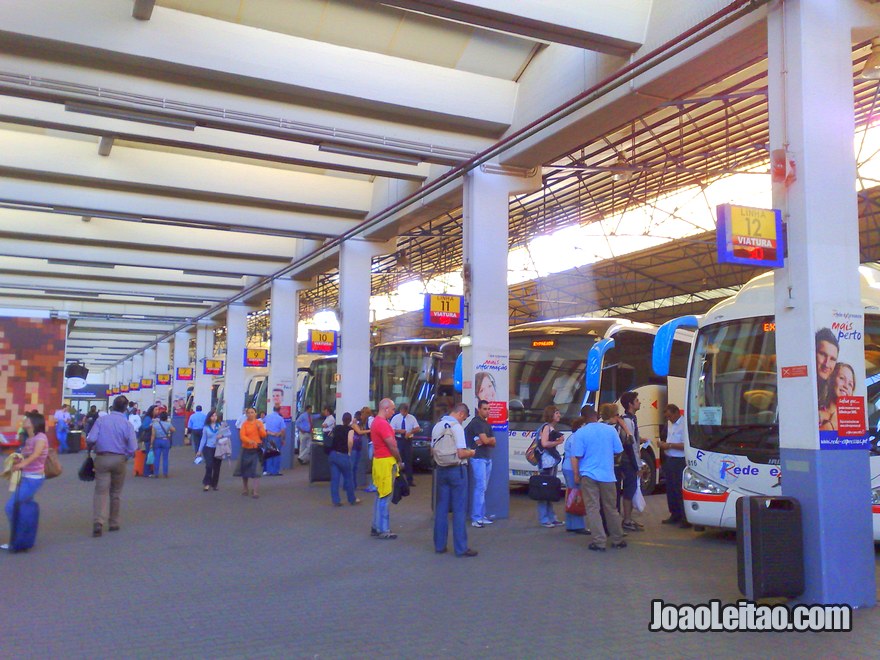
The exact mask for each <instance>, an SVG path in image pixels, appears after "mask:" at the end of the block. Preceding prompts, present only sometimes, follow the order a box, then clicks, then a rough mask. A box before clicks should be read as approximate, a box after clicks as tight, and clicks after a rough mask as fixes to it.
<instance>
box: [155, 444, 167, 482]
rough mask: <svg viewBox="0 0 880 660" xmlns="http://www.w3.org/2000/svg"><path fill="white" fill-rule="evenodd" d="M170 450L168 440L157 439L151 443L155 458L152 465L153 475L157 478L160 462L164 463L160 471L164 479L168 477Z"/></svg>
mask: <svg viewBox="0 0 880 660" xmlns="http://www.w3.org/2000/svg"><path fill="white" fill-rule="evenodd" d="M170 449H171V441H170V440H169V439H168V438H163V439H161V440H160V439H159V438H156V439H155V440H154V441H153V458H155V459H156V460H155V462H154V464H153V473H154V474H155V475H156V476H157V477H158V476H159V466H160V465H161V464H162V460H163V459H164V461H165V468H164V470H163V471H162V474H164V475H165V476H166V477H167V476H168V452H169V450H170Z"/></svg>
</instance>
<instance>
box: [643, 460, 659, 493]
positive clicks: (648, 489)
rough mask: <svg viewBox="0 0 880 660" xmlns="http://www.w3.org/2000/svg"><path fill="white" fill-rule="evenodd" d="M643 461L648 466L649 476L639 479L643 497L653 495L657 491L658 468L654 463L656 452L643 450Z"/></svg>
mask: <svg viewBox="0 0 880 660" xmlns="http://www.w3.org/2000/svg"><path fill="white" fill-rule="evenodd" d="M642 461H643V462H644V463H645V465H647V466H648V472H647V474H645V475H643V476H640V477H639V480H640V483H641V487H642V495H651V494H653V493H654V491H655V490H656V489H657V466H656V465H655V463H654V452H652V451H651V450H650V449H643V450H642Z"/></svg>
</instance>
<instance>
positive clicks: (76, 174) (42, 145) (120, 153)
mask: <svg viewBox="0 0 880 660" xmlns="http://www.w3.org/2000/svg"><path fill="white" fill-rule="evenodd" d="M0 145H3V148H2V149H0V170H2V171H3V172H4V173H7V174H8V173H9V172H17V173H19V174H20V175H24V174H39V175H40V177H41V178H51V177H57V178H60V179H62V180H64V181H70V182H81V183H83V184H88V185H91V186H97V187H114V188H117V189H119V188H123V189H130V190H139V191H149V192H151V193H154V194H158V195H166V196H168V195H173V196H178V197H185V198H190V199H192V198H196V199H209V200H212V201H225V202H231V203H238V204H244V205H254V206H260V205H263V206H271V207H275V208H288V209H289V210H303V209H311V210H315V211H321V212H323V213H327V214H330V213H334V214H339V215H342V216H344V215H349V216H351V215H354V216H362V215H363V214H365V213H366V212H367V211H368V210H369V208H370V198H371V184H370V182H369V181H357V180H353V179H342V178H338V177H328V176H322V175H319V174H306V173H303V172H291V171H287V170H281V169H277V168H269V167H260V166H257V165H249V164H243V163H234V162H226V161H222V160H218V159H213V158H199V157H197V156H186V155H181V154H171V153H161V152H157V151H153V150H145V149H134V148H130V147H125V148H123V147H116V148H115V149H114V150H113V157H112V158H101V157H100V156H98V155H97V154H95V147H94V143H91V144H90V142H89V141H85V140H75V139H64V138H58V137H50V136H45V135H35V134H32V133H26V132H21V131H4V130H0Z"/></svg>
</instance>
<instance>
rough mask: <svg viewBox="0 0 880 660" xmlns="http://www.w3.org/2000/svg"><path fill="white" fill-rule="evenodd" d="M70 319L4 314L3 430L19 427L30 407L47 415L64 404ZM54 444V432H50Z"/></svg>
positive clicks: (0, 344)
mask: <svg viewBox="0 0 880 660" xmlns="http://www.w3.org/2000/svg"><path fill="white" fill-rule="evenodd" d="M66 339H67V321H65V320H63V319H33V318H9V317H0V432H2V433H4V434H5V435H7V437H8V436H9V433H12V434H14V433H15V431H16V430H17V429H18V424H19V422H20V421H21V417H22V415H23V414H24V412H25V411H27V410H34V409H37V410H39V411H40V412H41V413H43V414H44V415H46V424H47V426H53V425H54V419H53V418H52V414H53V413H54V412H55V411H56V410H57V409H58V408H60V407H61V397H62V395H63V387H64V348H65V344H66ZM48 435H49V437H50V439H52V440H53V444H54V435H55V434H54V433H53V432H52V431H49V433H48Z"/></svg>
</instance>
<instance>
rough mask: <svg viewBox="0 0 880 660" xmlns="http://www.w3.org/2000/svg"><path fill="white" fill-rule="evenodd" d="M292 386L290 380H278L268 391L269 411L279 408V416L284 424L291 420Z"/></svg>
mask: <svg viewBox="0 0 880 660" xmlns="http://www.w3.org/2000/svg"><path fill="white" fill-rule="evenodd" d="M293 386H294V383H293V381H292V380H279V381H277V382H276V383H275V384H274V385H273V386H272V389H271V390H270V391H269V410H274V409H275V406H280V407H281V412H280V414H281V416H282V417H283V418H284V421H286V422H289V421H290V420H291V419H293Z"/></svg>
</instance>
